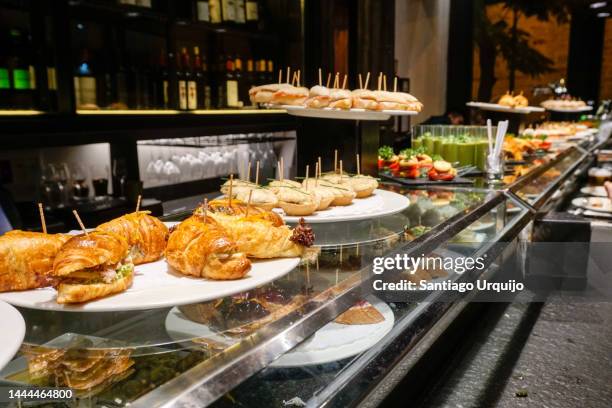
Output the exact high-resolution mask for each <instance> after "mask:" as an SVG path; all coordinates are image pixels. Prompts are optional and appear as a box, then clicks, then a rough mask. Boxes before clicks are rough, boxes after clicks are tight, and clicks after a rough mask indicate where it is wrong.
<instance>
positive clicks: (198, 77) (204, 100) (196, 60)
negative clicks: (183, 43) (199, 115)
mask: <svg viewBox="0 0 612 408" xmlns="http://www.w3.org/2000/svg"><path fill="white" fill-rule="evenodd" d="M206 71H207V70H206ZM206 71H205V69H204V62H203V60H202V56H201V55H200V47H198V46H195V47H193V73H194V76H195V84H196V92H197V96H196V98H197V105H196V108H197V109H209V108H210V85H209V84H208V78H207V72H206Z"/></svg>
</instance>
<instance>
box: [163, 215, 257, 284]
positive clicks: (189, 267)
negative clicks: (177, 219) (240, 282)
mask: <svg viewBox="0 0 612 408" xmlns="http://www.w3.org/2000/svg"><path fill="white" fill-rule="evenodd" d="M166 260H167V261H168V264H169V265H170V266H172V267H173V268H174V269H176V270H177V271H178V272H180V273H182V274H185V275H191V276H197V277H202V278H208V279H216V280H229V279H240V278H242V277H244V276H245V275H246V274H247V273H248V272H249V270H250V269H251V262H250V261H249V260H248V259H247V257H246V255H245V254H244V253H242V252H240V251H239V248H238V246H237V245H236V243H235V241H233V240H232V238H231V235H230V234H228V232H227V231H226V230H225V229H224V228H223V227H222V226H221V225H219V223H217V222H216V221H215V220H214V219H213V218H212V217H211V214H210V213H207V214H200V213H196V214H194V215H192V216H191V217H189V218H187V219H186V220H184V221H183V222H181V223H180V224H179V225H178V226H177V227H176V229H175V230H174V231H173V232H172V233H171V234H170V238H168V245H167V246H166Z"/></svg>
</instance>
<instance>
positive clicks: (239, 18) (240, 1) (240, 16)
mask: <svg viewBox="0 0 612 408" xmlns="http://www.w3.org/2000/svg"><path fill="white" fill-rule="evenodd" d="M234 2H235V6H236V24H240V25H244V24H245V23H246V10H245V5H244V0H234Z"/></svg>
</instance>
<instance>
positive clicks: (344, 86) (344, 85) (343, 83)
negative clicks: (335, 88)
mask: <svg viewBox="0 0 612 408" xmlns="http://www.w3.org/2000/svg"><path fill="white" fill-rule="evenodd" d="M347 78H348V75H346V74H344V80H343V81H342V89H344V88H346V79H347Z"/></svg>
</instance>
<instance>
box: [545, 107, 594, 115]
mask: <svg viewBox="0 0 612 408" xmlns="http://www.w3.org/2000/svg"><path fill="white" fill-rule="evenodd" d="M546 110H549V111H551V112H562V113H580V112H588V111H590V110H593V107H592V106H583V107H582V108H573V109H561V108H546Z"/></svg>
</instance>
